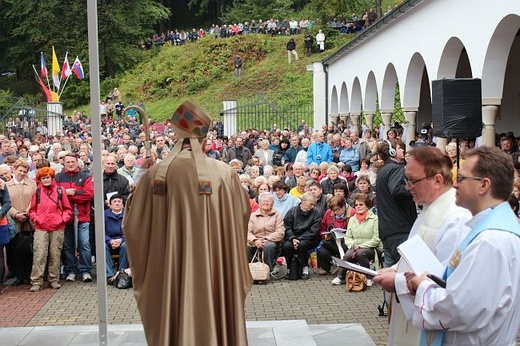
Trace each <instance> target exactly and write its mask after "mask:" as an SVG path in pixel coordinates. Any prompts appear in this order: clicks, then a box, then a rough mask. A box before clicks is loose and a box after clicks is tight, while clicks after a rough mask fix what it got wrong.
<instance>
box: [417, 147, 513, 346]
mask: <svg viewBox="0 0 520 346" xmlns="http://www.w3.org/2000/svg"><path fill="white" fill-rule="evenodd" d="M465 158H466V160H465V161H464V164H463V165H462V167H461V168H460V170H459V174H458V175H457V183H456V184H455V186H454V187H455V189H456V190H457V193H456V203H457V205H459V206H462V207H464V208H467V209H468V210H470V212H471V213H472V215H473V218H472V219H471V220H470V221H469V222H468V223H467V225H468V226H469V227H471V229H472V230H471V232H470V233H469V234H468V236H467V237H466V238H465V239H464V240H463V241H462V243H461V244H460V245H459V246H458V248H457V250H456V251H455V252H454V254H453V255H452V257H451V260H450V261H449V265H448V267H447V268H446V272H445V274H444V279H445V280H446V288H441V287H440V286H438V285H437V284H435V283H434V282H433V281H431V280H430V279H428V277H427V276H426V273H424V274H422V275H420V276H415V275H413V274H412V273H408V274H407V282H408V287H409V289H410V292H412V293H414V292H415V301H414V304H415V313H414V316H413V323H414V325H415V326H416V327H419V328H422V329H423V330H424V331H423V333H422V336H421V345H511V346H514V345H516V337H517V334H518V330H519V328H520V297H519V295H520V270H519V267H520V226H519V224H518V221H517V219H516V217H515V216H514V214H513V212H512V211H511V209H510V207H509V205H508V203H507V199H508V197H509V194H510V193H511V191H512V189H513V176H514V174H513V172H514V168H513V162H512V160H511V157H509V156H508V155H507V154H505V153H503V152H502V151H501V150H499V149H498V148H485V147H481V148H478V149H473V150H469V151H468V152H467V153H466V154H465Z"/></svg>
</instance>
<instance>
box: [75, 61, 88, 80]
mask: <svg viewBox="0 0 520 346" xmlns="http://www.w3.org/2000/svg"><path fill="white" fill-rule="evenodd" d="M72 72H73V73H74V74H75V75H76V77H77V78H78V79H83V78H84V77H85V73H84V72H83V66H82V65H81V61H79V58H78V57H76V60H74V64H72Z"/></svg>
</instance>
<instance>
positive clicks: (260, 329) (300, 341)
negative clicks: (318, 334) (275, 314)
mask: <svg viewBox="0 0 520 346" xmlns="http://www.w3.org/2000/svg"><path fill="white" fill-rule="evenodd" d="M246 326H247V339H248V341H249V346H317V344H316V342H315V341H314V339H313V337H312V336H311V334H310V330H309V327H308V326H307V322H306V321H305V320H286V321H248V322H247V323H246Z"/></svg>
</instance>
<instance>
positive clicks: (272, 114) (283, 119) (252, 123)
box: [235, 92, 314, 131]
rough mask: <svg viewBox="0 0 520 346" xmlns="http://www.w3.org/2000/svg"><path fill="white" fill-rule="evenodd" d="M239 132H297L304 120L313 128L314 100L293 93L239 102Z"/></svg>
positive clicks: (260, 96) (260, 95)
mask: <svg viewBox="0 0 520 346" xmlns="http://www.w3.org/2000/svg"><path fill="white" fill-rule="evenodd" d="M235 111H236V115H237V118H236V119H237V120H236V121H237V124H236V125H237V128H238V129H239V130H245V129H253V128H254V129H257V130H269V129H272V128H273V127H274V126H275V125H276V127H277V128H278V129H284V128H289V129H290V130H293V131H296V129H297V128H298V126H299V125H300V123H301V121H302V120H305V122H306V123H307V124H309V125H310V126H312V123H313V121H314V108H313V104H312V100H311V101H310V102H309V101H308V100H307V99H306V98H305V97H301V96H300V95H294V94H291V93H289V92H288V93H280V94H276V95H269V96H268V95H265V94H258V95H257V96H256V97H255V98H254V99H247V100H239V101H238V102H237V106H236V109H235Z"/></svg>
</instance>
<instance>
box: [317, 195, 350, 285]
mask: <svg viewBox="0 0 520 346" xmlns="http://www.w3.org/2000/svg"><path fill="white" fill-rule="evenodd" d="M328 206H329V209H328V210H327V211H326V212H325V215H323V219H322V220H321V226H320V237H321V239H322V241H321V248H320V250H319V251H318V265H319V267H320V270H319V272H318V273H319V274H320V275H327V274H329V273H330V268H331V260H332V256H335V257H340V253H339V249H338V246H337V244H336V239H334V236H333V234H331V233H330V230H331V229H333V228H343V229H345V230H346V229H347V225H348V220H349V219H350V217H351V216H353V215H354V214H355V210H354V208H351V207H350V206H347V202H346V200H345V198H344V197H341V196H334V197H332V199H331V200H330V201H329V203H328ZM342 245H343V250H344V251H347V247H346V246H345V244H342Z"/></svg>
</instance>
